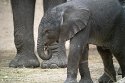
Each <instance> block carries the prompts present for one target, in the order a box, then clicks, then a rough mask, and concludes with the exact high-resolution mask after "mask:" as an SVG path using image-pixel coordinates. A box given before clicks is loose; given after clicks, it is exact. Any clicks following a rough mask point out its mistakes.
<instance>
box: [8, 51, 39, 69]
mask: <svg viewBox="0 0 125 83" xmlns="http://www.w3.org/2000/svg"><path fill="white" fill-rule="evenodd" d="M39 66H40V63H39V61H38V59H37V57H36V55H35V54H34V53H32V54H31V53H29V54H26V53H22V54H17V55H16V56H15V58H14V59H13V60H12V61H11V62H10V63H9V67H13V68H23V67H26V68H36V67H39Z"/></svg>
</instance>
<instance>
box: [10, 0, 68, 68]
mask: <svg viewBox="0 0 125 83" xmlns="http://www.w3.org/2000/svg"><path fill="white" fill-rule="evenodd" d="M35 1H36V0H11V5H12V11H13V19H14V42H15V46H16V49H17V54H16V56H15V58H14V59H13V60H12V61H11V62H10V64H9V67H14V68H16V67H27V68H32V67H33V68H34V67H39V66H40V63H39V61H38V59H37V57H36V55H35V53H34V37H33V26H34V23H33V22H34V11H35ZM64 2H66V0H43V4H44V12H46V11H47V10H49V9H51V8H53V7H54V6H56V5H59V4H61V3H64ZM41 6H42V5H41ZM55 47H57V49H56V50H57V51H56V52H55V53H52V55H53V57H52V58H51V59H49V60H47V61H45V60H44V61H43V63H42V64H41V65H42V68H57V67H66V64H67V61H66V59H67V57H66V53H65V47H64V43H62V44H59V43H56V44H55ZM60 51H61V52H62V53H61V54H60Z"/></svg>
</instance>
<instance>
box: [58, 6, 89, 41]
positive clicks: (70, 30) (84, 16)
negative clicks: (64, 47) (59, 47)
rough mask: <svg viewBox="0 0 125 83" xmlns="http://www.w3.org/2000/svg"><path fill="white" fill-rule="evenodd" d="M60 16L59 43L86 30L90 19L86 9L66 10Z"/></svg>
mask: <svg viewBox="0 0 125 83" xmlns="http://www.w3.org/2000/svg"><path fill="white" fill-rule="evenodd" d="M62 14H63V15H62V21H61V29H60V30H61V32H60V39H59V40H60V41H66V40H69V39H71V38H72V37H74V36H75V34H77V33H78V32H80V31H81V30H83V29H84V28H86V26H87V25H88V21H89V18H90V12H89V10H88V9H87V8H84V9H80V8H79V9H78V8H77V9H76V8H68V9H66V10H65V11H64V13H62Z"/></svg>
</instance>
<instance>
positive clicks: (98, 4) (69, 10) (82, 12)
mask: <svg viewBox="0 0 125 83" xmlns="http://www.w3.org/2000/svg"><path fill="white" fill-rule="evenodd" d="M124 26H125V10H124V9H123V7H122V6H121V4H120V3H119V2H118V0H72V1H70V2H67V3H64V4H61V5H58V6H56V7H54V8H53V9H52V10H50V11H48V12H46V13H45V15H44V16H43V18H42V20H41V23H40V26H39V32H38V33H39V34H38V54H39V56H40V57H41V58H44V59H49V58H51V57H52V56H51V55H49V56H47V55H42V53H41V52H40V50H44V48H47V49H46V50H48V51H49V49H50V48H51V45H52V43H53V42H65V41H66V40H70V50H69V56H68V66H67V80H66V81H65V83H77V81H76V78H77V72H78V68H79V72H80V75H81V80H80V83H91V82H92V80H91V77H90V73H89V68H88V61H87V60H88V44H94V45H96V46H97V49H98V51H99V53H100V55H101V57H102V59H103V63H104V70H105V72H104V74H103V75H102V77H101V78H100V79H99V83H112V81H116V72H115V69H114V66H113V61H112V54H113V55H114V56H115V57H116V59H117V60H118V62H119V64H120V67H121V70H122V77H125V63H124V60H125V43H124V42H125V35H124V34H125V27H124ZM42 40H44V41H42ZM52 48H53V47H52ZM106 75H107V76H106ZM109 77H110V78H109Z"/></svg>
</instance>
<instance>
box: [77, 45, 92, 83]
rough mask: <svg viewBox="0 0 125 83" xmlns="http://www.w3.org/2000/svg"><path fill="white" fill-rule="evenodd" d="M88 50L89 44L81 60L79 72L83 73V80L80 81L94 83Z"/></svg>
mask: <svg viewBox="0 0 125 83" xmlns="http://www.w3.org/2000/svg"><path fill="white" fill-rule="evenodd" d="M88 51H89V46H88V45H87V46H86V48H85V50H84V52H83V53H82V55H81V58H80V62H79V72H80V75H81V80H80V82H79V83H93V81H92V79H91V75H90V71H89V67H88Z"/></svg>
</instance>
